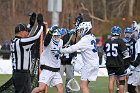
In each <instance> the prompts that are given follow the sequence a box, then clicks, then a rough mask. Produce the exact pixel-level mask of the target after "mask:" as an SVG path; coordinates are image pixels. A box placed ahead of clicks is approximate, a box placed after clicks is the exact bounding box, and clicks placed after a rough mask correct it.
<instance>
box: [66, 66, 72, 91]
mask: <svg viewBox="0 0 140 93" xmlns="http://www.w3.org/2000/svg"><path fill="white" fill-rule="evenodd" d="M65 73H66V84H65V85H67V83H68V81H69V80H70V79H72V78H74V69H73V66H72V65H66V70H65ZM66 93H71V90H70V89H69V88H68V87H66Z"/></svg>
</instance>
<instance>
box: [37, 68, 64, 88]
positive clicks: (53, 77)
mask: <svg viewBox="0 0 140 93" xmlns="http://www.w3.org/2000/svg"><path fill="white" fill-rule="evenodd" d="M39 82H43V83H45V84H47V85H48V86H50V87H53V86H56V85H58V84H60V83H63V81H62V77H61V75H60V73H59V72H52V71H49V70H44V69H43V70H42V71H41V74H40V75H39Z"/></svg>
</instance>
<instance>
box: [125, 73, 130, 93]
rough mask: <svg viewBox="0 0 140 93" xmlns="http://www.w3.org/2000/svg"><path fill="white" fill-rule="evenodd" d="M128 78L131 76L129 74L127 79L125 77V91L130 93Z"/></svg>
mask: <svg viewBox="0 0 140 93" xmlns="http://www.w3.org/2000/svg"><path fill="white" fill-rule="evenodd" d="M128 78H129V76H128V75H127V76H126V79H125V92H126V93H129V92H128Z"/></svg>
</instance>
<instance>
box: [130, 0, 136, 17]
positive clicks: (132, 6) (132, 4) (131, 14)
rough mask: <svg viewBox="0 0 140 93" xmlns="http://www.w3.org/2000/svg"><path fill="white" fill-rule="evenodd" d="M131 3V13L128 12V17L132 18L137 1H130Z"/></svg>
mask: <svg viewBox="0 0 140 93" xmlns="http://www.w3.org/2000/svg"><path fill="white" fill-rule="evenodd" d="M128 1H129V11H128V16H129V17H132V16H133V11H134V10H133V9H134V4H135V0H128Z"/></svg>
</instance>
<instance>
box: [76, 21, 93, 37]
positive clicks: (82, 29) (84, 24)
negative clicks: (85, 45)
mask: <svg viewBox="0 0 140 93" xmlns="http://www.w3.org/2000/svg"><path fill="white" fill-rule="evenodd" d="M91 28H92V24H91V22H82V23H80V24H79V27H78V29H79V30H80V31H78V32H79V33H80V37H83V36H84V35H85V34H86V33H87V32H89V30H90V29H91Z"/></svg>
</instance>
